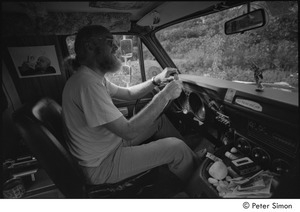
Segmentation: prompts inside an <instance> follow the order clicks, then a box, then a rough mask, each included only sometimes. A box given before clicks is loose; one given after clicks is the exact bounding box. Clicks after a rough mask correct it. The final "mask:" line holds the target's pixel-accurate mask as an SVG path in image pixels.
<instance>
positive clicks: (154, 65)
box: [142, 44, 162, 80]
mask: <svg viewBox="0 0 300 212" xmlns="http://www.w3.org/2000/svg"><path fill="white" fill-rule="evenodd" d="M142 46H143V56H144V64H145V73H146V80H148V79H151V78H152V77H153V76H156V75H157V74H159V73H160V72H162V68H161V66H160V65H159V63H158V62H157V61H156V59H155V57H154V56H153V55H152V53H151V52H150V51H149V49H148V48H147V47H146V46H145V45H144V44H143V45H142Z"/></svg>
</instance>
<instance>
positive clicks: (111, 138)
mask: <svg viewBox="0 0 300 212" xmlns="http://www.w3.org/2000/svg"><path fill="white" fill-rule="evenodd" d="M117 49H118V47H117V45H116V43H115V42H114V39H113V36H112V34H111V33H110V32H109V30H108V29H106V28H105V27H103V26H99V25H93V26H86V27H83V28H82V29H81V30H79V32H78V34H77V36H76V40H75V53H76V58H75V60H76V64H77V65H78V66H77V67H78V68H77V69H76V72H75V73H74V74H73V75H72V76H71V77H70V78H69V80H68V81H67V83H66V85H65V87H64V91H63V99H62V107H63V118H64V122H65V125H66V135H67V136H68V139H67V140H68V147H69V150H70V152H71V153H72V154H73V156H74V157H75V158H76V159H77V161H78V164H79V165H80V167H81V169H82V170H83V172H84V174H85V176H86V181H87V183H89V184H101V183H115V182H118V181H121V180H123V179H125V178H128V177H130V176H133V175H136V174H139V173H141V172H144V171H146V170H149V169H152V168H154V167H158V166H161V165H168V167H169V170H170V171H171V172H173V173H174V174H175V175H176V176H177V177H178V178H179V179H180V180H181V181H182V182H187V181H188V179H189V178H190V177H191V175H192V173H193V171H194V170H195V168H196V164H197V162H198V157H197V154H196V153H194V152H193V151H192V150H191V149H190V148H189V147H188V146H187V145H186V144H185V143H184V142H183V141H182V137H181V135H180V134H179V132H178V131H177V130H176V129H175V128H174V126H173V125H172V124H171V123H170V122H169V120H168V119H167V118H166V116H164V115H162V116H160V114H161V113H162V112H163V110H164V107H165V106H166V104H167V103H168V102H169V101H171V100H173V99H175V98H177V97H179V95H180V93H181V92H182V84H181V82H180V81H179V80H174V77H173V76H171V75H172V74H174V73H176V69H174V68H165V69H164V70H163V71H162V72H161V73H159V74H158V75H156V76H155V77H154V78H152V80H148V81H146V82H143V83H141V84H139V85H135V86H132V87H127V88H125V87H119V86H117V85H115V84H113V83H111V82H110V81H109V80H107V79H106V77H105V74H106V73H109V72H116V71H118V70H120V68H121V62H120V61H119V60H118V58H116V56H115V54H116V51H117ZM162 81H164V82H165V81H167V82H168V84H167V85H166V86H165V87H164V88H163V89H162V90H161V91H160V92H159V93H158V94H157V95H155V96H154V97H153V99H152V101H151V102H150V103H149V104H148V105H147V106H146V107H145V108H143V109H142V110H141V111H140V112H139V113H138V114H137V115H135V116H133V117H132V118H130V119H129V120H128V119H126V118H125V117H124V116H123V114H122V113H121V112H120V111H119V110H118V108H117V107H116V106H115V105H114V104H113V101H112V97H115V98H117V99H122V100H136V99H138V98H141V97H143V96H145V95H146V94H147V93H149V92H151V91H152V90H153V89H154V87H155V86H157V85H159V84H160V83H161V82H162ZM149 138H153V139H154V140H153V141H151V142H149V143H146V144H142V143H143V142H144V141H145V140H147V139H149Z"/></svg>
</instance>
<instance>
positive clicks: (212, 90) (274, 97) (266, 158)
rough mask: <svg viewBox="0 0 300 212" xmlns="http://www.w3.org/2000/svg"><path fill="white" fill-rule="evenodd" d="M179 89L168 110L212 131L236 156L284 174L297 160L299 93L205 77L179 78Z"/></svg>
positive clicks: (182, 76)
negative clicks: (180, 87) (237, 154)
mask: <svg viewBox="0 0 300 212" xmlns="http://www.w3.org/2000/svg"><path fill="white" fill-rule="evenodd" d="M179 79H180V80H181V81H182V82H183V86H184V91H183V92H182V93H181V95H180V97H179V98H178V99H176V100H174V102H173V111H174V112H177V113H179V112H180V113H183V114H189V115H190V116H192V117H193V118H192V119H193V120H194V121H197V122H198V124H199V126H210V127H214V128H215V129H216V130H217V131H218V132H219V133H220V134H222V136H219V137H218V139H220V143H222V144H225V145H227V144H228V143H230V144H231V145H233V146H235V147H236V148H237V149H238V151H239V152H241V153H242V154H243V155H246V156H248V157H250V158H251V159H253V160H254V161H255V162H256V163H258V164H259V165H261V166H262V167H263V168H265V169H270V170H272V171H274V172H276V173H278V174H284V173H289V172H290V171H291V169H292V167H293V166H294V164H295V163H296V161H297V160H298V158H297V157H298V156H299V135H298V128H299V125H298V116H299V111H298V93H293V92H287V91H281V90H275V89H272V88H266V89H265V90H264V91H263V92H258V91H256V90H255V85H245V84H239V83H236V82H229V81H224V80H219V79H211V78H207V77H200V76H191V75H183V74H181V75H179Z"/></svg>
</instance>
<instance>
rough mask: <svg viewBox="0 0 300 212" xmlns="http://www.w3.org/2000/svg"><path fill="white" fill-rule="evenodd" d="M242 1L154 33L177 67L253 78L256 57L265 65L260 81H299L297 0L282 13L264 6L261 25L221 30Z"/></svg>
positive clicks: (216, 74)
mask: <svg viewBox="0 0 300 212" xmlns="http://www.w3.org/2000/svg"><path fill="white" fill-rule="evenodd" d="M283 3H284V2H283ZM254 6H255V7H259V6H260V5H259V4H254ZM243 7H244V6H240V7H236V8H232V9H229V10H225V11H222V12H218V13H214V14H211V15H208V16H205V17H200V18H197V19H193V20H190V21H187V22H184V23H180V24H177V25H174V26H171V27H169V28H166V29H163V30H161V31H159V32H158V33H157V34H156V35H157V38H158V39H159V40H160V42H161V44H162V45H163V47H164V48H165V50H166V51H167V52H168V53H169V55H170V56H171V58H172V59H173V60H174V62H175V63H176V65H177V66H178V68H179V69H180V71H181V72H182V73H189V74H198V75H203V74H206V75H208V76H214V77H218V78H223V79H227V80H245V81H253V73H252V72H251V71H249V65H250V64H252V63H255V64H256V65H257V66H258V67H260V68H262V69H264V70H268V72H266V76H267V77H264V79H265V81H269V82H275V81H286V82H288V83H290V84H292V85H294V86H298V80H295V79H294V78H293V77H295V76H297V74H296V73H298V3H297V2H292V3H290V4H289V13H285V14H282V15H280V14H279V15H277V16H276V15H273V14H271V13H270V12H269V11H267V14H268V23H267V25H266V26H265V27H263V28H259V29H256V30H252V31H248V32H245V33H243V34H234V35H225V33H224V23H225V22H226V21H227V20H229V19H231V18H234V17H236V16H238V15H241V11H242V10H243V9H244V8H243ZM281 72H283V73H281ZM272 73H273V75H272ZM278 73H279V74H278ZM291 76H293V77H291Z"/></svg>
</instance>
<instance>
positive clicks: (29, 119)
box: [13, 98, 157, 198]
mask: <svg viewBox="0 0 300 212" xmlns="http://www.w3.org/2000/svg"><path fill="white" fill-rule="evenodd" d="M61 112H62V108H61V106H60V105H59V104H58V103H56V102H55V101H54V100H52V99H50V98H43V99H41V100H39V101H37V102H36V103H34V104H29V105H25V106H24V107H22V108H21V109H19V110H17V111H16V112H15V113H14V115H13V120H14V122H15V124H16V126H17V129H18V131H19V132H20V134H21V136H22V137H23V139H24V140H25V142H26V144H27V145H28V147H29V149H30V150H31V151H32V153H33V154H34V155H35V156H36V158H37V159H38V161H39V163H40V164H41V166H42V168H44V169H45V170H46V172H47V174H48V175H49V176H50V178H51V179H52V181H53V182H54V183H55V184H56V186H57V187H58V189H59V190H60V191H61V192H62V194H63V195H65V197H66V198H88V197H90V198H125V197H126V198H128V197H143V198H144V197H152V194H153V191H152V190H151V188H152V187H153V186H154V181H155V180H156V177H157V170H156V169H152V170H149V171H146V172H143V173H140V174H138V175H135V176H133V177H130V178H128V179H125V180H123V181H121V182H118V183H114V184H101V185H87V184H86V183H85V180H84V176H83V173H82V171H81V170H80V168H79V166H78V165H77V162H76V161H75V159H74V158H73V156H72V155H71V154H70V152H69V151H68V148H67V147H66V143H65V140H64V136H63V120H62V116H61Z"/></svg>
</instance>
